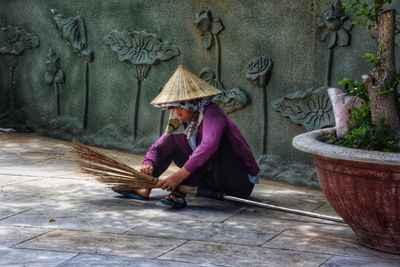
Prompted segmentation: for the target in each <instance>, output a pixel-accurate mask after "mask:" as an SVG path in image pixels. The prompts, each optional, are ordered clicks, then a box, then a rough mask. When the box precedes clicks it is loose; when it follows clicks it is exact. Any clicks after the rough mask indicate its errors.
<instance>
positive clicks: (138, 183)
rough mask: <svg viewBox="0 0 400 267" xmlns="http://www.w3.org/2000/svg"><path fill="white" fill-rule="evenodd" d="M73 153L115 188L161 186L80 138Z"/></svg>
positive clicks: (192, 190)
mask: <svg viewBox="0 0 400 267" xmlns="http://www.w3.org/2000/svg"><path fill="white" fill-rule="evenodd" d="M72 154H73V156H74V158H75V161H76V162H77V163H78V164H79V165H80V167H81V169H82V171H83V172H85V173H88V174H91V175H94V176H95V177H96V179H97V180H98V181H99V182H101V183H105V184H107V185H109V186H111V187H112V188H115V189H119V190H124V191H136V190H138V189H143V188H146V189H151V188H157V187H158V186H157V185H158V182H159V179H157V178H156V177H153V176H151V175H147V174H144V173H142V172H139V171H137V170H135V169H134V168H132V167H129V166H128V165H126V164H125V163H123V162H121V161H118V160H116V159H114V158H113V157H111V156H109V155H107V154H105V153H101V152H99V151H97V150H96V149H93V148H91V147H89V146H87V145H84V144H81V143H79V142H77V141H73V143H72ZM177 190H178V191H179V192H181V193H183V194H188V195H192V196H202V197H209V198H215V199H219V200H230V201H234V202H239V203H244V204H249V205H253V206H258V207H262V208H268V209H273V210H277V211H283V212H287V213H293V214H297V215H302V216H307V217H313V218H318V219H323V220H328V221H334V222H340V223H343V219H342V218H338V217H332V216H327V215H322V214H318V213H313V212H308V211H302V210H296V209H289V208H285V207H280V206H275V205H271V204H266V203H260V202H256V201H252V200H248V199H242V198H238V197H234V196H227V195H225V194H224V193H222V192H211V191H208V190H204V189H201V188H198V187H191V186H185V185H180V186H179V187H178V188H177Z"/></svg>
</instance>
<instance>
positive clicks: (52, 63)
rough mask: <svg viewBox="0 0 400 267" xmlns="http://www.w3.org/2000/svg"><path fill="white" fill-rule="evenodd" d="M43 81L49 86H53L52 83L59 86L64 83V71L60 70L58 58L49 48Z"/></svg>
mask: <svg viewBox="0 0 400 267" xmlns="http://www.w3.org/2000/svg"><path fill="white" fill-rule="evenodd" d="M44 80H45V81H46V83H47V84H49V85H51V84H53V82H54V83H59V84H62V83H64V82H65V80H64V71H63V70H62V69H61V68H60V57H59V56H58V55H57V54H56V52H55V51H54V50H53V48H51V47H50V48H49V51H48V54H47V57H46V73H45V75H44Z"/></svg>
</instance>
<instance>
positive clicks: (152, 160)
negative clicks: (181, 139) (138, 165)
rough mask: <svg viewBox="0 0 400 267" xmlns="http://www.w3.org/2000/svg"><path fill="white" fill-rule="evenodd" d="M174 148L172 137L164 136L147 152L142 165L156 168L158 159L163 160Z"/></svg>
mask: <svg viewBox="0 0 400 267" xmlns="http://www.w3.org/2000/svg"><path fill="white" fill-rule="evenodd" d="M174 148H175V140H174V138H173V137H172V135H169V136H168V135H165V134H164V135H163V136H161V137H160V138H159V139H158V140H157V142H155V143H154V144H153V145H152V146H151V147H150V149H149V150H148V151H147V153H146V156H145V157H144V160H143V163H142V164H144V165H152V166H153V167H156V166H157V164H158V159H160V158H165V156H166V155H168V154H169V153H171V152H172V150H173V149H174Z"/></svg>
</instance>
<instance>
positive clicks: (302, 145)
mask: <svg viewBox="0 0 400 267" xmlns="http://www.w3.org/2000/svg"><path fill="white" fill-rule="evenodd" d="M333 133H335V128H327V129H320V130H315V131H311V132H307V133H304V134H300V135H297V136H295V137H294V138H293V140H292V145H293V146H294V147H295V148H296V149H298V150H301V151H304V152H307V153H310V154H314V155H319V156H323V157H328V158H334V159H343V160H350V161H361V162H367V163H376V164H386V165H395V166H400V153H391V152H381V151H372V150H363V149H355V148H348V147H342V146H336V145H330V144H326V143H324V142H321V141H319V140H318V138H320V137H321V136H324V135H327V134H333Z"/></svg>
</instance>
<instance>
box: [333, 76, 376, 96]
mask: <svg viewBox="0 0 400 267" xmlns="http://www.w3.org/2000/svg"><path fill="white" fill-rule="evenodd" d="M339 84H340V85H344V90H343V91H344V92H345V93H346V94H347V95H351V96H357V97H359V98H361V99H362V100H364V101H365V102H369V98H368V88H367V86H366V85H365V83H362V82H358V81H354V80H351V79H349V78H343V79H342V80H340V81H339Z"/></svg>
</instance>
